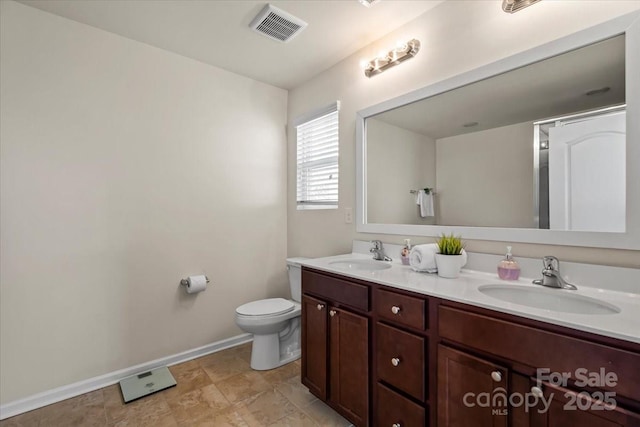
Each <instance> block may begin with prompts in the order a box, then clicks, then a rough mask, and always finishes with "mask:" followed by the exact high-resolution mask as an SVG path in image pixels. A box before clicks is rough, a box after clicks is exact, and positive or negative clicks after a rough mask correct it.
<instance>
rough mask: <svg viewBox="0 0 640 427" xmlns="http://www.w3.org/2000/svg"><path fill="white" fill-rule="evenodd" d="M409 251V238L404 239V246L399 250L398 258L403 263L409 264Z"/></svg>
mask: <svg viewBox="0 0 640 427" xmlns="http://www.w3.org/2000/svg"><path fill="white" fill-rule="evenodd" d="M410 253H411V239H404V248H402V251H401V252H400V259H401V260H402V264H403V265H409V254H410Z"/></svg>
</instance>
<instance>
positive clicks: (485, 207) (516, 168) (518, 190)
mask: <svg viewBox="0 0 640 427" xmlns="http://www.w3.org/2000/svg"><path fill="white" fill-rule="evenodd" d="M532 141H533V124H532V123H531V122H529V123H519V124H515V125H510V126H502V127H499V128H494V129H487V130H483V131H479V132H471V133H466V134H462V135H456V136H450V137H447V138H440V139H438V140H436V153H437V154H436V175H437V181H438V185H437V192H438V198H437V200H438V203H437V210H438V218H439V220H438V224H440V225H466V226H479V227H513V228H518V227H524V228H536V227H537V225H536V224H534V221H533V150H532V149H531V146H532Z"/></svg>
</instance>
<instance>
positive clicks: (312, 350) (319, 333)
mask: <svg viewBox="0 0 640 427" xmlns="http://www.w3.org/2000/svg"><path fill="white" fill-rule="evenodd" d="M328 310H329V308H328V307H327V303H326V302H324V301H320V300H318V299H315V298H311V297H309V296H307V295H303V296H302V331H301V335H302V374H301V375H302V384H304V385H305V386H307V388H309V391H310V392H311V393H313V394H315V395H316V396H318V397H319V398H320V399H322V400H326V399H327V357H328V353H327V339H328V336H327V312H328Z"/></svg>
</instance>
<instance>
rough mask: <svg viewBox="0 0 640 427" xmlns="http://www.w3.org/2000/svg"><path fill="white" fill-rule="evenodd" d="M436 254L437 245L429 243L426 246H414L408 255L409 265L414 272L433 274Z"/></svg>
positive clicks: (435, 269)
mask: <svg viewBox="0 0 640 427" xmlns="http://www.w3.org/2000/svg"><path fill="white" fill-rule="evenodd" d="M436 253H438V245H436V244H435V243H429V244H427V245H415V246H414V247H413V248H411V252H410V253H409V265H410V266H411V268H412V269H413V270H414V271H419V272H426V273H435V272H436V271H438V269H437V268H436Z"/></svg>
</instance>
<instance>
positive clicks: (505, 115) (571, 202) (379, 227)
mask: <svg viewBox="0 0 640 427" xmlns="http://www.w3.org/2000/svg"><path fill="white" fill-rule="evenodd" d="M639 17H640V13H637V12H636V13H633V14H630V15H626V16H623V17H621V18H617V19H615V20H613V21H610V22H607V23H605V24H602V25H599V26H597V27H593V28H591V29H588V30H585V31H582V32H580V33H577V34H574V35H572V36H569V37H565V38H563V39H560V40H557V41H555V42H552V43H549V44H547V45H544V46H541V47H539V48H535V49H533V50H530V51H527V52H524V53H521V54H518V55H516V56H514V57H510V58H506V59H504V60H502V61H499V62H497V63H494V64H490V65H488V66H485V67H482V68H480V69H478V70H474V71H472V72H469V73H466V74H464V75H460V76H457V77H455V78H452V79H449V80H447V81H444V82H440V83H437V84H434V85H432V86H429V87H426V88H422V89H420V90H417V91H415V92H412V93H409V94H406V95H403V96H401V97H399V98H396V99H392V100H390V101H387V102H384V103H382V104H380V105H376V106H373V107H370V108H367V109H365V110H363V111H360V112H359V113H358V117H357V121H358V123H357V162H358V164H357V173H358V176H357V186H358V188H357V196H358V200H357V216H358V218H357V219H358V221H357V230H358V231H360V232H374V233H390V234H404V235H423V236H437V235H439V234H440V233H442V232H450V231H453V232H456V233H459V234H463V235H464V236H465V237H467V238H471V239H473V238H477V239H487V240H506V241H522V242H532V243H549V244H565V245H578V246H595V247H612V248H628V249H639V248H640V191H639V187H640V185H638V184H640V179H639V178H640V130H639V127H640V123H639V122H640V115H639V114H638V113H639V112H640V90H639V87H640V66H639V65H640V64H639V62H640V58H639V56H640V35H639V34H638V33H640V30H639V27H640V24H639V23H638V20H639V19H640V18H639ZM634 117H635V119H634Z"/></svg>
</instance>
